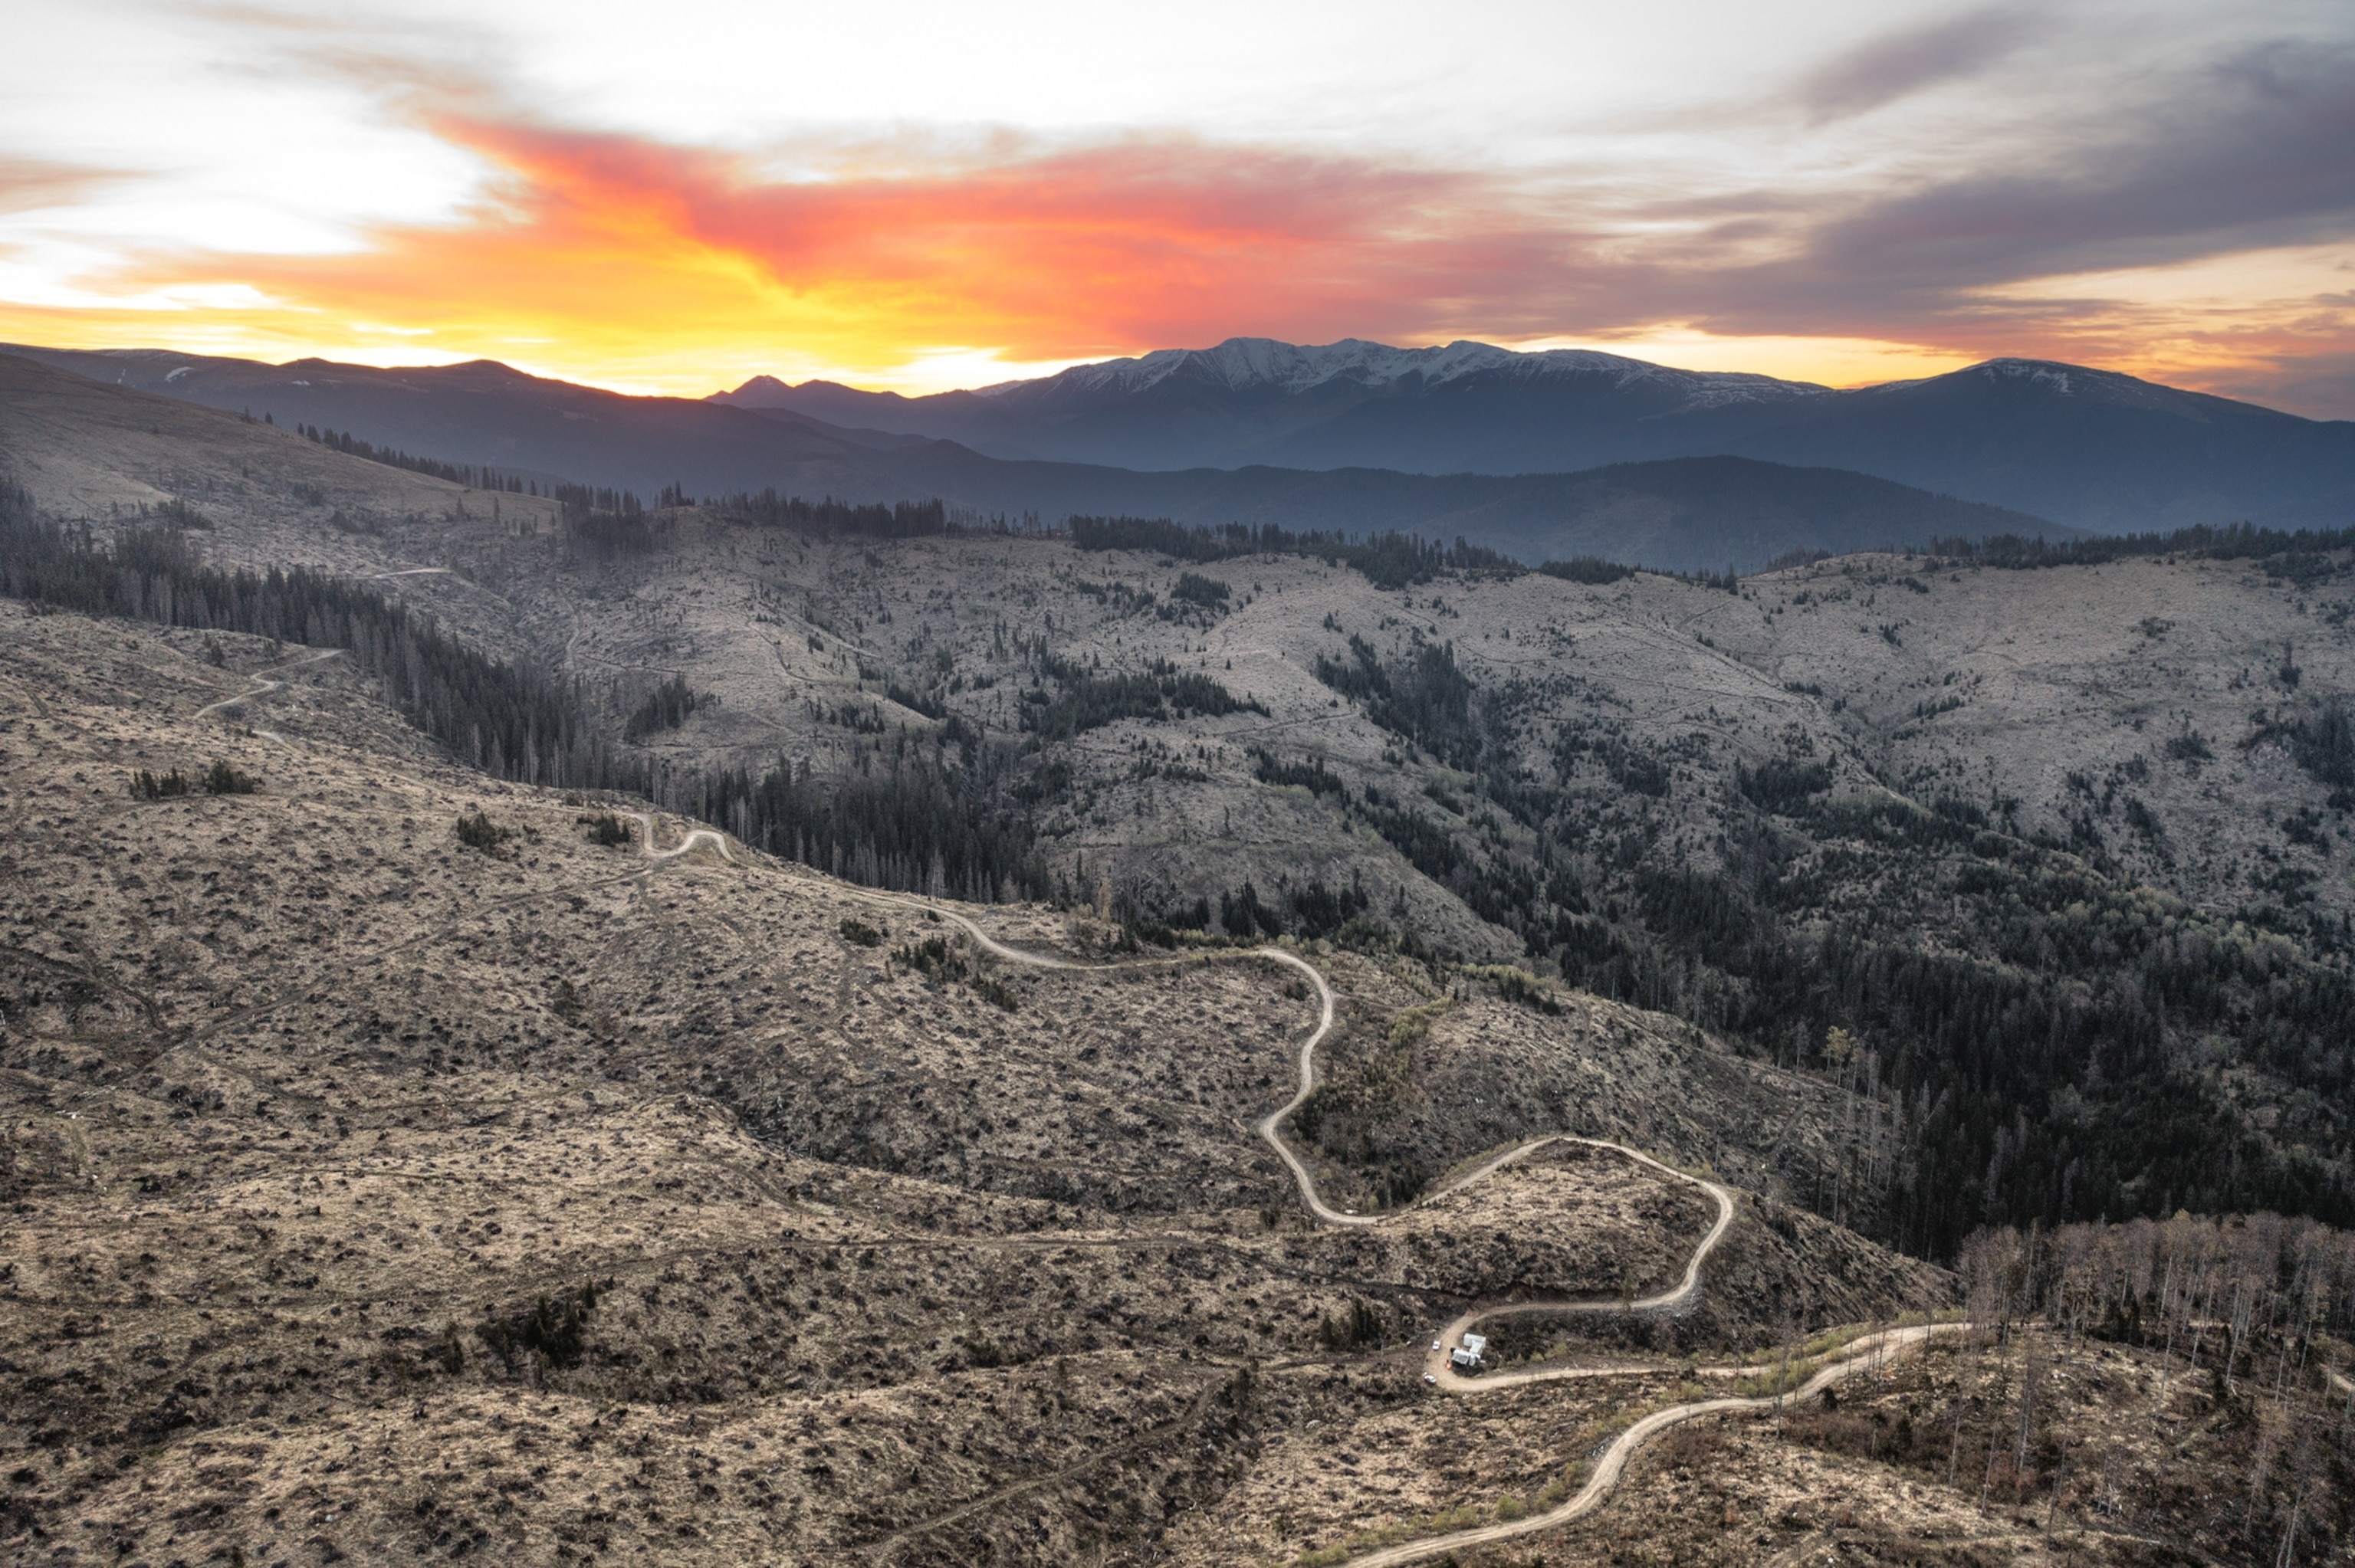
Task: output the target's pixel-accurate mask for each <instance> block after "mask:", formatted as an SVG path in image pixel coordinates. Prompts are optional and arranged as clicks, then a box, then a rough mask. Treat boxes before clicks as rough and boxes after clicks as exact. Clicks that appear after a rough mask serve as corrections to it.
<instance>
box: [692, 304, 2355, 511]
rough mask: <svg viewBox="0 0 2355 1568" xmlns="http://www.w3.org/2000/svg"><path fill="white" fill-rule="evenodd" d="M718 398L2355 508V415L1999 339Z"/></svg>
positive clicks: (2104, 503)
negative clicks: (2305, 410)
mask: <svg viewBox="0 0 2355 1568" xmlns="http://www.w3.org/2000/svg"><path fill="white" fill-rule="evenodd" d="M716 400H717V401H719V402H723V403H729V404H732V405H735V406H737V407H739V408H752V409H767V410H790V411H792V412H793V413H794V414H797V415H799V416H800V417H803V418H818V419H824V420H826V421H829V422H830V423H832V424H834V425H837V426H844V427H849V428H852V429H872V430H889V431H895V432H904V433H907V434H911V435H921V436H931V437H935V438H938V439H943V440H954V441H958V442H962V443H963V444H964V445H966V446H969V447H972V448H974V449H975V450H979V451H982V452H985V453H987V454H989V455H990V456H993V457H999V458H1009V459H1053V460H1057V461H1067V462H1086V463H1101V464H1106V465H1110V466H1114V467H1119V468H1129V469H1144V470H1167V469H1191V468H1216V469H1238V468H1243V467H1247V466H1252V465H1258V464H1265V465H1269V466H1273V467H1279V468H1294V469H1311V470H1332V469H1348V468H1372V469H1393V470H1399V471H1404V472H1408V473H1425V474H1445V473H1486V474H1523V473H1547V472H1562V471H1572V470H1578V469H1585V468H1593V467H1596V466H1598V465H1601V464H1604V463H1614V462H1630V461H1650V460H1655V459H1661V458H1673V457H1703V456H1737V457H1752V458H1762V459H1765V460H1767V461H1774V462H1784V463H1798V464H1809V465H1818V466H1824V467H1832V468H1843V469H1851V470H1855V471H1859V472H1862V473H1869V474H1872V475H1875V476H1878V477H1880V478H1882V479H1890V480H1894V481H1896V482H1900V483H1902V484H1909V485H1916V486H1920V487H1922V488H1924V489H1928V490H1932V491H1936V492H1941V493H1946V494H1950V495H1955V496H1960V497H1963V498H1966V499H1967V500H1972V501H1979V502H1986V503H1993V504H1996V505H2001V506H2009V507H2014V508H2017V509H2019V510H2020V511H2022V512H2028V513H2033V514H2038V515H2041V516H2044V517H2048V518H2051V519H2053V520H2054V521H2057V522H2062V523H2067V524H2073V525H2075V526H2079V527H2086V528H2094V529H2109V530H2122V529H2137V528H2156V527H2173V526H2179V525H2180V524H2186V523H2216V522H2226V521H2232V520H2234V519H2238V518H2242V517H2253V516H2258V515H2263V514H2270V513H2273V512H2275V510H2276V509H2281V508H2287V509H2288V510H2287V511H2284V512H2282V513H2281V514H2280V515H2279V516H2278V517H2277V518H2276V520H2277V521H2282V522H2286V523H2289V524H2302V523H2328V524H2333V525H2344V524H2347V523H2348V522H2350V521H2355V425H2350V424H2349V423H2347V422H2345V421H2319V420H2313V419H2302V418H2297V417H2296V416H2295V415H2291V414H2284V413H2280V412H2277V411H2275V410H2274V409H2271V408H2259V407H2257V406H2255V405H2254V404H2249V403H2236V402H2233V401H2232V400H2231V399H2229V398H2223V397H2210V396H2207V395H2206V394H2203V393H2198V392H2185V391H2180V390H2178V389H2177V388H2174V387H2161V386H2158V385H2157V384H2155V383H2152V382H2148V381H2142V380H2138V379H2137V378H2136V377H2134V376H2124V375H2120V374H2118V373H2117V372H2115V371H2109V370H2094V369H2088V368H2086V367H2085V366H2076V365H2062V364H2058V363H2055V362H2052V361H2049V360H2033V359H2009V358H2007V359H1992V360H1988V361H1987V362H1986V363H1985V364H1983V365H1975V366H1970V367H1969V368H1967V369H1964V370H1957V371H1954V372H1952V373H1950V374H1948V375H1945V376H1931V377H1928V378H1926V379H1923V380H1917V381H1899V382H1890V383H1888V384H1886V385H1883V386H1880V387H1864V388H1860V389H1857V390H1852V391H1834V390H1832V389H1830V388H1828V387H1817V386H1815V385H1812V384H1810V383H1806V382H1797V381H1779V380H1776V379H1775V378H1774V377H1773V376H1742V375H1729V374H1724V373H1712V372H1706V371H1693V370H1679V369H1675V368H1672V367H1670V366H1662V365H1652V364H1647V363H1646V362H1645V361H1643V360H1640V359H1630V358H1625V357H1623V356H1622V355H1614V354H1598V353H1594V352H1593V351H1591V350H1584V349H1555V350H1548V351H1544V352H1538V353H1527V354H1524V353H1517V352H1515V351H1514V350H1511V349H1507V348H1499V347H1497V346H1496V345H1494V344H1485V343H1462V342H1459V343H1451V344H1444V345H1441V346H1435V347H1430V348H1393V347H1391V346H1390V345H1388V344H1379V343H1367V342H1364V341H1361V340H1359V339H1355V338H1348V339H1344V340H1342V341H1341V342H1339V343H1330V344H1307V345H1302V344H1288V343H1279V342H1276V341H1274V340H1273V339H1270V338H1252V337H1239V338H1230V339H1228V340H1227V341H1226V342H1224V343H1222V344H1218V345H1217V346H1216V347H1213V348H1200V349H1160V350H1156V351H1155V352H1153V353H1151V354H1143V355H1136V356H1135V357H1134V358H1127V359H1108V360H1103V361H1101V362H1099V363H1096V364H1092V365H1082V366H1073V367H1072V368H1071V369H1069V370H1065V371H1062V372H1060V374H1058V375H1054V376H1040V377H1038V378H1036V379H1032V380H1027V381H1008V382H1005V383H1002V384H1000V385H998V386H995V387H983V388H980V389H979V390H977V391H971V392H949V393H943V394H940V395H938V396H935V397H897V396H893V395H890V394H879V393H871V392H858V391H854V390H852V389H851V388H849V387H838V386H835V385H833V384H831V383H827V382H815V381H814V382H805V383H804V384H803V385H801V386H799V387H788V386H786V385H785V384H783V382H779V381H776V380H773V379H771V378H769V377H765V376H763V377H759V378H757V379H755V380H753V381H750V382H747V383H745V384H744V385H743V386H742V387H738V388H737V389H736V390H735V391H734V392H731V393H722V394H720V395H719V397H718V398H717V399H716Z"/></svg>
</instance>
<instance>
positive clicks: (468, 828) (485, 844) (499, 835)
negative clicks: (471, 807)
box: [458, 811, 515, 854]
mask: <svg viewBox="0 0 2355 1568" xmlns="http://www.w3.org/2000/svg"><path fill="white" fill-rule="evenodd" d="M514 836H515V835H514V834H513V833H511V832H508V831H507V830H506V829H505V828H503V827H500V826H499V825H498V824H497V823H496V822H494V821H491V819H490V814H489V813H488V812H485V811H476V812H475V813H474V815H473V816H471V817H468V816H461V817H460V818H459V819H458V842H460V843H462V844H464V845H465V846H466V847H467V848H468V849H478V850H481V851H482V852H483V853H485V854H496V853H498V848H499V845H501V844H503V843H505V842H506V841H507V840H509V839H511V838H513V837H514Z"/></svg>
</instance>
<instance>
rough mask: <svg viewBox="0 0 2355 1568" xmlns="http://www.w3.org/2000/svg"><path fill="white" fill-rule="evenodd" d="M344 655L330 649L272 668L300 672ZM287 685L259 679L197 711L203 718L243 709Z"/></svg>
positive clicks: (336, 649)
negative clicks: (222, 710) (306, 667)
mask: <svg viewBox="0 0 2355 1568" xmlns="http://www.w3.org/2000/svg"><path fill="white" fill-rule="evenodd" d="M343 653H344V651H343V650H342V649H340V648H330V649H328V650H327V651H326V652H325V653H314V654H312V655H311V656H310V657H309V658H308V659H296V660H294V661H293V662H290V663H285V664H273V665H272V666H271V668H272V669H274V670H299V669H301V668H303V666H304V665H305V664H316V663H319V662H323V661H325V660H328V659H340V658H342V657H343ZM285 684H286V683H285V682H283V681H273V680H271V679H270V678H269V677H267V676H263V677H261V678H259V679H257V680H256V681H255V682H254V683H253V684H252V685H250V686H249V687H247V688H246V689H245V690H244V691H242V692H240V693H239V694H237V695H235V696H233V697H223V698H222V699H221V700H220V701H218V702H217V703H207V704H206V705H204V706H203V707H200V708H198V709H197V717H198V718H202V717H204V716H205V715H207V714H212V713H218V712H220V710H221V709H223V708H235V707H242V706H244V705H246V704H247V703H250V702H251V701H252V700H253V699H254V698H256V697H259V696H263V695H266V694H269V693H271V692H275V691H280V690H282V689H283V688H284V687H285Z"/></svg>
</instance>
